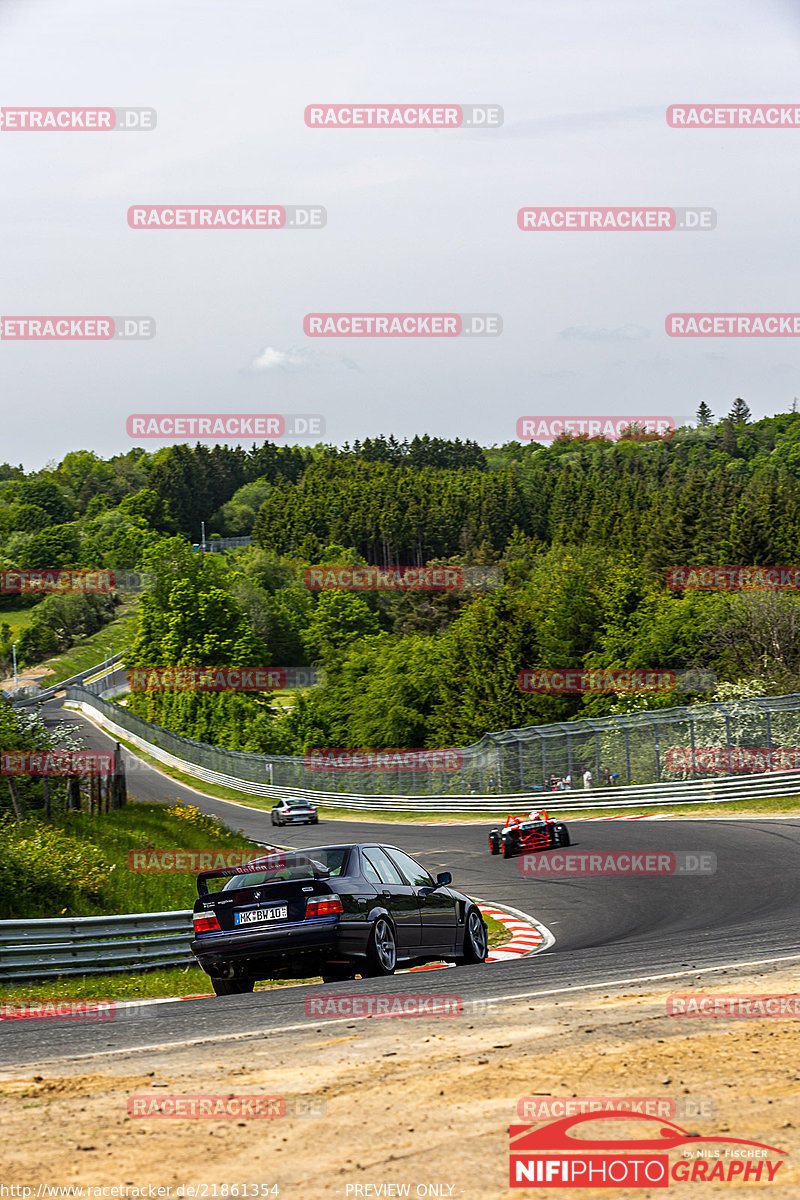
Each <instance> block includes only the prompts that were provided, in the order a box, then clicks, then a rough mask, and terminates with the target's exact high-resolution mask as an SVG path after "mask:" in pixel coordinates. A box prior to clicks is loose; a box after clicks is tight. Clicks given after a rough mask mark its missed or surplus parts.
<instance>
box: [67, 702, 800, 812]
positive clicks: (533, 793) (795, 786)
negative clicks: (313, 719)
mask: <svg viewBox="0 0 800 1200" xmlns="http://www.w3.org/2000/svg"><path fill="white" fill-rule="evenodd" d="M67 697H68V699H71V700H72V702H73V707H77V708H79V709H81V710H82V711H84V712H86V713H87V715H88V714H90V715H91V716H92V718H93V719H94V720H96V721H97V722H98V724H100V725H101V726H102V728H104V729H105V730H106V731H107V732H108V733H110V734H111V735H112V736H114V737H116V738H121V739H123V740H126V741H128V742H130V743H132V744H133V745H134V746H136V747H138V748H139V749H140V750H143V751H144V752H145V753H146V754H148V755H150V757H151V758H154V759H156V761H157V762H160V763H163V764H164V765H165V766H169V767H173V768H174V769H176V770H179V771H181V772H183V774H185V775H190V776H191V777H192V778H194V779H201V780H203V781H204V782H205V783H216V784H219V785H221V786H223V787H230V788H235V789H236V790H238V791H241V792H244V793H250V794H251V795H255V796H266V797H272V798H275V799H280V798H281V797H286V798H287V799H292V798H302V799H307V800H312V801H313V802H314V803H315V804H317V805H319V806H321V807H323V808H324V807H328V808H339V809H350V810H353V811H356V810H358V809H370V810H373V811H377V812H444V813H469V812H486V813H503V814H505V813H508V812H511V811H513V810H514V809H517V808H518V809H519V810H520V811H523V810H524V809H525V807H526V805H527V806H528V807H530V806H531V801H532V800H535V801H536V803H537V804H541V805H544V807H547V806H548V805H549V806H551V807H552V808H553V809H554V810H558V811H563V810H567V811H569V809H576V808H592V809H611V808H643V807H653V808H657V807H662V808H665V807H669V808H673V807H676V806H678V805H685V804H704V803H706V804H724V803H733V802H735V801H736V800H749V799H757V798H759V797H762V796H763V797H769V796H797V795H800V771H780V772H777V771H776V772H770V773H765V774H763V775H750V776H746V777H742V776H741V775H734V776H722V777H719V776H718V777H716V778H714V779H701V780H691V781H683V782H677V783H653V784H643V785H638V786H637V785H633V786H626V787H596V788H591V789H588V790H587V789H585V788H574V789H572V790H570V791H563V792H561V791H556V792H552V791H545V790H543V789H541V788H539V789H529V790H527V791H513V792H511V791H509V792H492V793H481V794H473V793H468V794H461V795H453V794H449V793H437V794H434V795H420V794H416V795H415V794H410V793H403V794H400V793H398V794H394V793H383V794H381V793H368V792H344V791H343V792H334V791H322V790H318V789H314V788H298V787H292V786H285V785H278V784H270V783H269V782H266V781H265V780H266V779H268V778H269V776H268V767H269V766H270V759H268V758H267V757H266V756H264V755H260V754H245V753H243V752H242V751H238V750H223V749H221V748H220V747H218V746H206V745H205V744H204V743H202V742H193V741H190V739H189V738H184V737H180V736H179V735H178V734H174V733H170V732H169V731H168V730H166V729H161V728H160V727H159V726H157V725H152V724H150V723H149V722H148V721H145V720H143V719H142V718H141V717H137V716H135V715H134V714H133V713H128V712H126V711H125V709H124V708H120V707H119V706H118V705H114V704H110V703H109V702H108V701H107V700H104V699H103V698H102V697H100V696H93V695H90V694H89V693H88V692H86V691H85V690H84V689H82V688H80V689H79V688H74V689H70V692H68V694H67ZM151 739H153V740H151ZM155 739H158V741H156V740H155ZM159 743H161V744H159ZM211 763H213V766H212V765H210V764H211ZM206 764H209V765H206ZM126 765H127V769H128V779H129V783H131V786H132V781H131V775H132V774H133V773H135V771H136V760H135V759H134V760H131V759H128V762H127V764H126ZM226 767H227V768H228V770H225V768H226Z"/></svg>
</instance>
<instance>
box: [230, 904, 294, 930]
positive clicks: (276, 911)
mask: <svg viewBox="0 0 800 1200" xmlns="http://www.w3.org/2000/svg"><path fill="white" fill-rule="evenodd" d="M288 916H289V906H288V905H287V904H281V905H279V906H278V907H277V908H251V909H249V910H248V911H246V912H237V913H235V914H234V924H235V925H258V924H259V923H260V922H261V921H284V920H285V919H286V918H287V917H288Z"/></svg>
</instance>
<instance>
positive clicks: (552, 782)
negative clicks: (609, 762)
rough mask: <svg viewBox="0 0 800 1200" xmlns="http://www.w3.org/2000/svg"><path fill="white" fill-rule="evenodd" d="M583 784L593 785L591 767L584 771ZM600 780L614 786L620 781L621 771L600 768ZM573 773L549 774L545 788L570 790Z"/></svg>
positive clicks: (587, 786)
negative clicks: (562, 774)
mask: <svg viewBox="0 0 800 1200" xmlns="http://www.w3.org/2000/svg"><path fill="white" fill-rule="evenodd" d="M581 778H582V779H583V786H584V788H585V789H589V788H591V787H592V781H593V776H592V772H591V770H590V769H589V767H587V768H586V770H585V771H584V772H583V774H582V776H581ZM600 782H601V784H602V785H603V786H604V787H614V786H616V784H618V783H619V771H611V770H610V769H609V768H608V767H601V768H600ZM573 786H574V785H573V782H572V776H571V775H564V776H560V775H549V776H548V778H547V779H546V780H545V784H544V790H545V791H546V792H568V791H570V790H571V789H572V787H573Z"/></svg>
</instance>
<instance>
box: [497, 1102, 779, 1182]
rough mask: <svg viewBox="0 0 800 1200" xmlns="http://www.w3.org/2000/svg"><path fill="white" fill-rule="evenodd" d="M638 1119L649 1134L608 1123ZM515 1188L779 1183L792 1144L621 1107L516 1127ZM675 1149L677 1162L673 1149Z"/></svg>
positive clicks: (512, 1144)
mask: <svg viewBox="0 0 800 1200" xmlns="http://www.w3.org/2000/svg"><path fill="white" fill-rule="evenodd" d="M609 1121H611V1122H616V1123H619V1122H620V1121H624V1122H625V1123H626V1124H627V1126H628V1128H630V1126H631V1123H636V1124H637V1126H638V1128H639V1129H640V1130H641V1136H639V1137H637V1136H635V1135H633V1136H632V1135H631V1134H627V1135H625V1136H619V1135H617V1136H613V1128H612V1130H611V1131H609V1129H608V1122H609ZM508 1133H509V1156H510V1162H509V1184H510V1186H511V1187H536V1188H541V1187H552V1188H572V1189H573V1190H574V1189H575V1188H590V1187H591V1188H597V1187H616V1188H622V1187H630V1188H658V1187H662V1188H665V1187H669V1186H670V1184H671V1183H673V1182H674V1183H713V1182H717V1181H721V1182H726V1183H732V1182H733V1183H735V1182H737V1181H742V1182H747V1183H772V1182H774V1180H775V1177H776V1175H777V1174H778V1172H779V1170H780V1168H781V1167H782V1166H783V1164H784V1158H785V1156H786V1151H785V1150H779V1149H778V1148H777V1147H776V1146H768V1145H766V1143H764V1142H751V1141H748V1140H746V1139H743V1138H732V1137H725V1136H723V1135H721V1134H712V1135H711V1136H710V1137H701V1136H700V1135H699V1134H694V1133H687V1131H686V1130H685V1129H681V1127H680V1126H679V1125H675V1124H673V1122H672V1121H665V1120H664V1119H663V1118H657V1117H650V1116H646V1115H645V1114H643V1113H632V1112H630V1111H629V1110H628V1111H626V1110H624V1109H619V1110H617V1111H613V1112H603V1114H602V1115H598V1114H597V1113H584V1114H583V1115H580V1116H571V1117H564V1118H563V1119H562V1120H560V1121H551V1122H550V1123H549V1124H547V1125H544V1126H542V1127H541V1128H537V1127H535V1126H533V1125H511V1126H510V1127H509V1131H508ZM671 1151H672V1152H674V1157H673V1160H670V1152H671Z"/></svg>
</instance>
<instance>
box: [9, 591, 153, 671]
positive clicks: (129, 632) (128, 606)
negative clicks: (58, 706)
mask: <svg viewBox="0 0 800 1200" xmlns="http://www.w3.org/2000/svg"><path fill="white" fill-rule="evenodd" d="M138 603H139V601H138V598H128V599H126V600H124V601H123V603H122V604H121V605H120V606H119V608H117V610H116V612H117V615H116V616H115V617H114V620H113V621H109V623H108V624H107V625H104V626H103V628H102V629H99V630H98V631H97V633H93V634H92V635H91V637H87V638H83V639H82V640H81V641H78V642H76V643H75V645H74V646H71V647H70V648H69V650H65V651H64V653H63V654H57V655H55V656H54V657H53V658H48V659H46V660H45V661H44V662H41V663H37V664H36V666H35V667H31V668H30V670H32V671H40V670H42V669H44V668H50V669H52V671H53V674H52V675H48V676H46V678H45V679H43V680H42V683H43V684H44V685H45V686H46V687H50V686H52V685H53V684H54V683H60V682H61V680H62V679H69V677H70V675H77V674H78V672H79V671H85V670H86V669H87V668H88V667H93V666H95V665H102V662H103V659H104V658H105V657H106V655H107V654H111V653H112V648H113V653H114V654H117V653H118V652H119V651H120V650H124V649H125V648H126V647H127V646H129V645H130V644H131V642H132V641H133V638H134V636H135V633H136V621H137V611H136V610H137V607H138ZM31 611H33V610H31Z"/></svg>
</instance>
